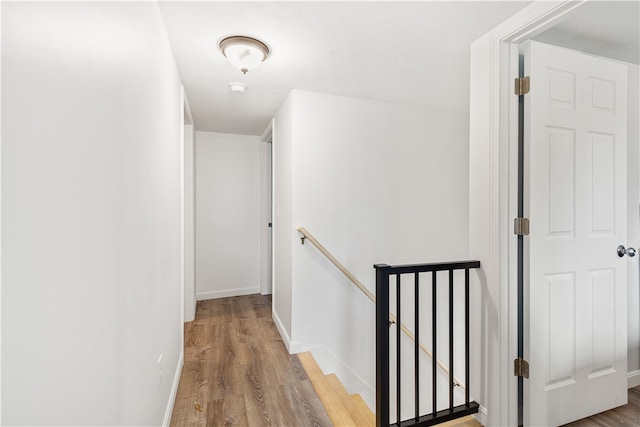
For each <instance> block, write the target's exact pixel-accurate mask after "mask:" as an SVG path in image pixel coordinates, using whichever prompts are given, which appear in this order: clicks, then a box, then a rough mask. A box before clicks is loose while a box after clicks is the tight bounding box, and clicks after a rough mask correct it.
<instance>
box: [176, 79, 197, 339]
mask: <svg viewBox="0 0 640 427" xmlns="http://www.w3.org/2000/svg"><path fill="white" fill-rule="evenodd" d="M180 90H181V99H182V126H181V129H182V135H181V140H180V170H181V173H180V198H181V200H180V205H181V211H180V216H181V236H180V241H181V244H180V258H181V275H182V286H181V287H182V315H181V316H180V317H181V318H182V321H183V322H190V321H192V320H194V319H195V315H196V281H195V175H194V173H195V142H196V141H195V127H194V126H195V125H194V122H193V114H192V112H191V106H190V105H189V100H188V99H187V93H186V91H185V89H184V86H180ZM183 329H184V328H183ZM183 332H184V331H183Z"/></svg>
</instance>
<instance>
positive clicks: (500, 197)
mask: <svg viewBox="0 0 640 427" xmlns="http://www.w3.org/2000/svg"><path fill="white" fill-rule="evenodd" d="M584 3H585V0H578V1H570V0H565V1H557V2H549V1H536V2H535V3H533V4H532V5H530V6H528V7H527V8H525V9H523V10H522V11H520V12H519V13H517V14H515V15H514V16H512V17H511V18H509V19H507V20H506V21H504V22H503V23H502V24H500V25H499V26H497V27H496V28H494V29H493V30H491V31H490V32H489V33H488V34H487V35H485V36H483V37H482V38H481V39H479V40H477V41H476V42H474V44H475V43H478V42H479V41H481V40H487V38H488V44H487V45H486V46H487V47H488V48H487V49H485V50H484V51H483V54H482V55H478V56H477V57H476V56H475V55H473V54H472V56H471V57H472V60H473V59H474V58H478V59H479V60H478V62H477V63H476V64H475V66H476V67H478V68H479V69H483V70H487V71H488V74H489V81H488V82H486V81H485V82H483V84H488V85H489V93H490V95H489V97H488V99H486V100H484V102H485V104H484V106H483V107H484V108H483V109H484V110H485V114H488V116H489V122H488V128H487V129H486V132H485V133H484V134H483V135H480V136H477V138H479V139H484V140H485V141H486V142H487V145H488V150H489V158H490V165H491V168H490V171H489V201H488V204H489V207H488V211H489V215H488V217H489V218H490V222H489V224H488V227H489V242H488V245H489V254H488V260H489V261H488V263H487V264H488V265H483V270H484V271H485V272H486V277H487V282H488V283H491V282H494V281H495V282H498V283H499V311H500V316H499V319H500V331H499V334H498V336H499V341H500V373H499V376H500V378H499V384H500V387H499V389H500V396H499V398H498V399H499V400H498V402H499V405H500V407H499V408H492V409H493V413H494V415H495V413H496V411H497V412H498V415H497V418H494V419H492V420H490V421H491V422H490V423H489V424H491V423H493V424H499V425H514V424H516V423H517V419H514V418H513V415H514V414H515V413H516V411H513V410H512V408H513V407H515V406H516V405H517V395H516V393H514V389H513V385H514V378H515V377H514V376H513V368H512V362H511V361H512V360H513V359H514V358H515V354H513V353H512V348H515V346H513V343H512V342H511V341H512V340H513V337H514V336H515V334H514V333H513V327H514V325H512V324H511V323H510V321H509V320H510V313H511V312H512V311H513V309H514V308H515V307H513V306H512V304H513V302H514V301H515V298H513V296H512V295H511V296H510V289H509V279H510V277H511V276H512V275H513V274H514V273H513V269H514V267H513V266H510V262H511V261H512V259H510V258H513V256H512V254H513V252H512V251H513V241H512V239H511V235H510V233H509V230H510V221H511V219H510V218H511V216H512V206H511V205H510V197H509V193H510V182H512V181H511V178H512V177H513V171H512V170H511V169H510V164H509V163H510V154H509V146H510V137H509V136H510V130H509V115H510V111H509V109H510V105H511V104H510V98H512V97H511V96H510V89H511V84H510V83H511V82H510V81H509V80H508V79H509V78H510V77H511V76H510V75H509V74H510V71H511V70H510V45H511V44H513V43H521V42H523V41H525V40H527V39H529V38H531V37H534V36H535V35H537V34H539V33H541V32H542V31H544V30H546V29H548V28H550V27H552V26H553V25H555V24H556V23H558V22H560V21H561V20H563V19H566V18H567V17H568V16H569V15H570V14H571V13H573V12H574V11H575V10H576V9H577V8H578V7H580V6H581V5H582V4H584ZM480 45H481V43H478V45H477V46H480ZM478 49H480V47H478ZM472 51H473V45H472ZM473 66H474V64H472V67H473ZM512 102H513V100H512V101H511V103H512ZM471 107H472V112H473V105H472V106H471ZM473 121H474V118H473V117H471V123H473ZM510 171H511V172H510ZM471 178H473V177H471ZM510 242H511V244H510ZM510 255H511V256H510ZM511 293H512V292H511ZM491 400H493V399H491V398H489V401H491ZM483 424H485V425H487V423H483Z"/></svg>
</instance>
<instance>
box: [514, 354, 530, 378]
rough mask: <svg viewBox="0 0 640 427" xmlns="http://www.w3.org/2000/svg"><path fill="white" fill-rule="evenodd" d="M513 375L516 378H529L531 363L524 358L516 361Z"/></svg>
mask: <svg viewBox="0 0 640 427" xmlns="http://www.w3.org/2000/svg"><path fill="white" fill-rule="evenodd" d="M513 375H515V376H516V377H522V378H529V362H527V361H526V360H524V359H522V358H517V359H516V360H514V361H513Z"/></svg>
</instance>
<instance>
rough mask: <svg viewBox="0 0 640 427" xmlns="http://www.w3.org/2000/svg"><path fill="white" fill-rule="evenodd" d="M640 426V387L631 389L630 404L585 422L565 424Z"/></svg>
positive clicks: (569, 426) (602, 426)
mask: <svg viewBox="0 0 640 427" xmlns="http://www.w3.org/2000/svg"><path fill="white" fill-rule="evenodd" d="M609 426H611V427H613V426H634V427H636V426H640V386H638V387H635V388H630V389H629V403H628V404H626V405H624V406H620V407H619V408H615V409H612V410H610V411H607V412H603V413H601V414H596V415H593V416H591V417H589V418H585V419H583V420H579V421H575V422H573V423H570V424H565V427H609Z"/></svg>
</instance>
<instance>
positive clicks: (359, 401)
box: [351, 394, 376, 426]
mask: <svg viewBox="0 0 640 427" xmlns="http://www.w3.org/2000/svg"><path fill="white" fill-rule="evenodd" d="M351 399H352V400H353V401H354V402H355V404H356V406H357V407H358V409H359V410H360V412H361V413H362V415H364V417H365V419H366V420H367V425H370V426H374V425H376V416H375V414H374V413H373V412H371V409H369V405H367V403H366V402H365V401H364V399H363V398H362V396H360V395H359V394H352V395H351Z"/></svg>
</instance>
